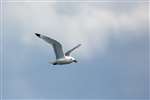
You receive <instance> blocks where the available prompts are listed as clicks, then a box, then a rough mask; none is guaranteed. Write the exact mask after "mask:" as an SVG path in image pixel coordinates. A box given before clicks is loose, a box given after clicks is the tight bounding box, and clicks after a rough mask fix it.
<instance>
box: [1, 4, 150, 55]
mask: <svg viewBox="0 0 150 100" xmlns="http://www.w3.org/2000/svg"><path fill="white" fill-rule="evenodd" d="M108 4H109V5H108ZM65 5H66V6H65ZM5 8H6V12H5V14H4V16H5V17H6V20H7V23H8V24H10V23H11V25H13V24H12V23H15V25H16V27H14V28H15V29H16V30H17V28H18V26H19V30H21V33H15V34H16V35H19V36H20V37H21V38H22V39H20V40H21V41H22V42H23V43H24V44H25V45H29V46H32V45H35V44H37V43H35V42H37V41H36V40H35V39H34V38H35V37H34V36H33V33H34V32H38V33H42V34H46V35H48V36H50V37H53V38H55V39H57V40H59V41H60V42H62V43H63V44H64V46H65V48H71V47H72V46H74V45H76V44H78V43H82V44H83V46H82V47H81V48H80V51H79V52H80V53H81V54H82V56H83V57H85V58H90V57H92V55H93V54H94V53H99V54H103V53H105V52H106V51H107V46H108V44H109V42H110V38H115V39H118V40H119V41H126V40H128V39H130V38H131V39H134V38H140V37H141V36H143V35H145V33H146V34H147V32H148V31H147V30H148V5H146V4H145V3H137V4H136V3H135V4H134V3H133V4H130V3H124V4H122V7H120V6H118V7H117V5H116V3H107V5H99V6H94V4H93V5H92V4H91V5H90V4H89V3H82V4H80V3H78V4H76V5H73V6H67V4H65V3H64V4H62V5H61V4H60V3H57V2H56V3H55V2H50V3H40V4H39V3H8V4H7V3H6V5H5ZM129 8H130V9H129ZM119 9H120V10H119ZM143 32H145V33H143ZM13 35H14V34H13Z"/></svg>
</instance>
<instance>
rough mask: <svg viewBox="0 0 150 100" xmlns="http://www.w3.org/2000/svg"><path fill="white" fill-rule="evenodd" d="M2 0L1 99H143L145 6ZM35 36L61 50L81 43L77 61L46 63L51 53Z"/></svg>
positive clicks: (114, 1)
mask: <svg viewBox="0 0 150 100" xmlns="http://www.w3.org/2000/svg"><path fill="white" fill-rule="evenodd" d="M5 1H6V2H4V3H3V47H4V48H3V50H4V53H3V55H4V65H3V84H4V86H3V97H4V98H5V99H53V100H54V99H91V100H93V99H98V100H106V99H107V100H108V99H114V100H116V99H119V100H120V99H138V100H146V99H148V96H149V94H148V89H149V87H148V80H149V78H148V38H149V37H148V35H149V33H148V2H142V1H140V0H137V1H134V2H131V1H126V2H121V1H117V0H112V1H109V2H43V3H42V2H7V1H8V0H5ZM11 1H12V0H11ZM22 1H23V0H22ZM139 1H140V2H139ZM35 32H38V33H41V34H45V35H48V36H50V37H52V38H55V39H56V40H58V41H60V42H61V43H62V44H63V47H64V50H65V51H67V50H68V49H70V48H72V47H74V46H75V45H77V44H79V43H81V44H82V46H81V47H80V48H79V49H78V50H76V51H75V52H73V54H72V56H73V57H75V58H76V59H77V60H78V61H79V62H78V63H76V64H75V63H73V64H69V65H63V66H53V65H50V64H49V63H48V62H49V61H53V60H54V58H55V55H54V52H53V49H52V47H51V46H49V45H48V44H47V43H45V42H44V41H42V40H40V39H39V38H37V37H36V36H35V35H34V33H35Z"/></svg>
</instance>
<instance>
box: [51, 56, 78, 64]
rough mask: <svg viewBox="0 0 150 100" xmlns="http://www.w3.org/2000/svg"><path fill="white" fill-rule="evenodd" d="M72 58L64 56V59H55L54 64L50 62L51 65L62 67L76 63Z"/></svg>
mask: <svg viewBox="0 0 150 100" xmlns="http://www.w3.org/2000/svg"><path fill="white" fill-rule="evenodd" d="M73 59H74V58H73V57H71V56H65V57H64V58H60V59H56V61H54V62H50V63H51V64H53V65H64V64H70V63H72V62H77V61H76V60H73Z"/></svg>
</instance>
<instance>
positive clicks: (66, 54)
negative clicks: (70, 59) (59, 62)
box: [65, 44, 81, 56]
mask: <svg viewBox="0 0 150 100" xmlns="http://www.w3.org/2000/svg"><path fill="white" fill-rule="evenodd" d="M80 46H81V44H78V45H77V46H75V47H74V48H72V49H71V50H69V51H67V52H66V53H65V56H69V55H70V53H71V52H72V51H73V50H75V49H77V48H79V47H80Z"/></svg>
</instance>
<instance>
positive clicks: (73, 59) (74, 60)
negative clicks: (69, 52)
mask: <svg viewBox="0 0 150 100" xmlns="http://www.w3.org/2000/svg"><path fill="white" fill-rule="evenodd" d="M70 59H71V60H72V61H73V62H75V63H77V62H78V61H77V60H76V59H75V58H73V57H70Z"/></svg>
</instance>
